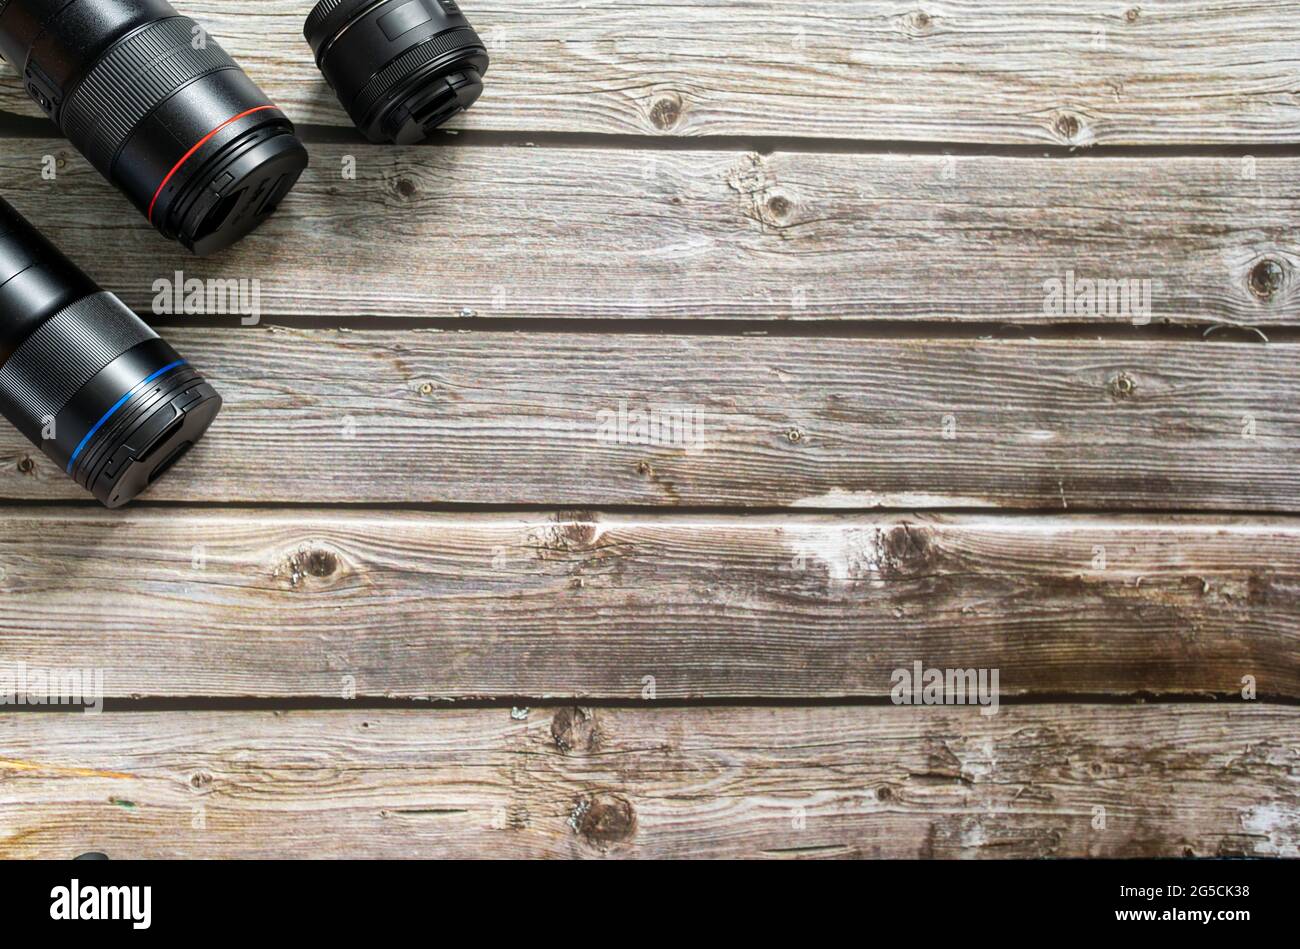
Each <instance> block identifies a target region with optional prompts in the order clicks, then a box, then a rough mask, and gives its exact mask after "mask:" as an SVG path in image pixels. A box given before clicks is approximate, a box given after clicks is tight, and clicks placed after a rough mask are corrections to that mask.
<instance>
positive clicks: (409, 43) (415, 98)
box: [303, 0, 488, 145]
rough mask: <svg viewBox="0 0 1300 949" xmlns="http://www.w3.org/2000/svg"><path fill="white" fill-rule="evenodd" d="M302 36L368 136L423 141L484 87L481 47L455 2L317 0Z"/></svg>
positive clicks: (485, 58)
mask: <svg viewBox="0 0 1300 949" xmlns="http://www.w3.org/2000/svg"><path fill="white" fill-rule="evenodd" d="M303 35H304V36H305V37H306V38H307V42H308V43H309V44H310V45H311V48H312V52H313V53H314V54H315V55H316V65H317V66H318V67H320V70H321V72H322V73H324V75H325V78H326V80H327V81H328V82H329V84H330V85H331V86H332V87H333V88H334V90H335V92H336V93H337V94H338V97H339V102H340V103H341V104H342V105H343V107H344V109H346V110H347V112H348V115H349V116H350V117H351V118H352V122H353V124H355V125H356V126H357V128H358V129H360V130H361V132H362V133H363V134H364V135H365V136H366V137H367V138H369V139H370V140H371V141H373V142H395V143H397V144H399V145H409V144H413V143H415V142H418V141H421V140H422V139H424V138H425V137H426V136H427V135H428V134H429V132H430V131H432V130H433V129H435V128H437V127H438V126H440V125H442V124H443V123H444V122H446V121H447V120H448V119H450V118H451V117H452V116H454V115H456V114H458V113H460V112H463V111H465V110H466V109H468V108H469V107H470V106H472V105H473V104H474V103H475V102H477V101H478V98H479V96H480V95H481V94H482V92H483V76H484V75H485V74H486V73H487V69H488V54H487V49H486V48H485V47H484V45H483V41H482V39H480V37H479V35H478V33H476V32H475V31H474V29H473V27H471V26H470V25H469V21H468V20H467V19H466V18H465V15H464V14H463V13H462V12H461V10H460V7H459V6H458V5H457V4H456V2H455V0H321V2H320V3H318V4H317V5H316V7H315V9H313V10H312V11H311V13H310V14H309V15H308V17H307V23H306V26H305V27H304V29H303Z"/></svg>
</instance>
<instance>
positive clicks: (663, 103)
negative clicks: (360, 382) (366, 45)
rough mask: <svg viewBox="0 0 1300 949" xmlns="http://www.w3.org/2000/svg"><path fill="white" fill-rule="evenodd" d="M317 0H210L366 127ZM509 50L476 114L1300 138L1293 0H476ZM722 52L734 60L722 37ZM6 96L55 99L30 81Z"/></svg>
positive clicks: (557, 126)
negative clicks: (320, 20)
mask: <svg viewBox="0 0 1300 949" xmlns="http://www.w3.org/2000/svg"><path fill="white" fill-rule="evenodd" d="M311 5H312V4H311V0H190V2H189V3H186V4H185V6H184V12H185V13H187V14H189V15H192V16H194V17H195V18H196V19H198V20H199V21H200V22H201V23H203V24H204V25H206V26H207V27H208V28H209V29H210V30H211V31H212V32H213V34H214V35H215V36H216V37H217V38H218V39H219V40H220V41H221V43H222V44H223V45H224V46H225V47H226V48H227V49H228V50H229V51H230V52H231V53H232V54H233V55H234V56H235V57H236V58H237V59H238V60H239V61H240V62H241V63H242V64H243V65H244V66H245V67H246V68H247V70H248V71H249V73H250V74H251V75H252V76H253V78H254V79H256V80H257V81H258V82H259V83H260V84H261V85H262V86H263V88H265V89H266V91H267V92H268V93H269V94H270V95H271V96H272V98H273V99H275V100H276V101H278V102H280V103H281V104H282V105H284V106H285V108H286V109H287V110H288V112H289V113H290V115H291V116H292V117H293V118H294V119H295V120H297V121H300V122H309V123H317V124H325V125H346V124H348V120H347V118H346V116H345V115H344V113H343V111H342V109H341V107H340V106H339V104H338V102H337V100H336V99H335V97H334V95H333V94H332V93H331V92H330V90H329V89H328V88H327V87H326V85H325V82H324V80H323V79H322V78H321V76H320V74H319V73H318V72H317V71H316V68H315V66H314V64H313V62H312V56H311V51H310V49H309V48H308V47H307V44H306V43H305V42H304V41H303V38H302V24H303V19H304V18H305V16H306V14H307V11H308V10H309V9H310V8H311ZM466 11H467V13H468V14H469V17H470V20H471V22H472V23H473V24H474V26H475V27H476V28H478V29H479V31H480V32H481V33H482V34H483V36H484V37H485V40H486V42H487V45H488V48H489V50H490V51H491V54H492V68H491V70H490V72H489V73H488V79H487V92H486V94H485V95H484V96H483V98H482V99H481V100H480V102H479V103H478V104H477V105H476V106H475V107H474V109H473V110H472V111H471V112H470V113H469V114H468V115H467V116H465V117H462V118H460V119H458V120H456V121H455V122H454V127H456V128H463V129H492V130H505V131H519V132H543V131H545V132H579V133H601V134H649V135H672V136H683V135H687V136H700V135H741V136H758V135H775V136H806V137H818V138H826V137H830V138H841V139H845V138H847V139H875V140H923V141H960V142H1011V143H1045V144H1065V145H1072V146H1079V145H1088V144H1092V143H1097V142H1101V143H1106V144H1120V143H1123V144H1169V143H1178V144H1183V143H1225V142H1226V143H1232V144H1242V143H1270V142H1290V143H1294V142H1295V141H1297V139H1300V99H1298V97H1297V91H1296V85H1295V70H1296V66H1297V52H1296V51H1297V49H1300V21H1297V19H1296V17H1295V15H1294V12H1295V11H1294V7H1293V5H1292V4H1291V3H1289V2H1287V0H1253V2H1237V3H1230V4H1225V3H1219V2H1215V0H1144V2H1143V3H1141V4H1136V3H1130V4H1124V3H1116V2H1112V0H1039V2H1035V3H1032V4H1031V3H1027V2H1012V3H1008V2H1001V3H986V2H981V0H928V2H926V3H924V4H919V5H918V4H899V3H895V2H892V0H816V2H805V3H799V4H783V3H776V2H772V0H763V2H753V0H745V2H735V0H732V2H726V0H683V2H677V3H673V4H670V5H663V4H651V5H647V4H642V3H636V2H633V0H596V2H589V3H582V4H570V5H558V6H557V5H548V6H547V7H546V8H545V10H539V9H538V7H537V6H536V4H532V3H520V2H509V0H505V2H491V0H483V2H476V3H472V4H469V5H467V6H466ZM719 51H721V54H720V52H719ZM0 109H3V110H5V111H10V112H14V113H18V114H22V115H36V114H38V113H37V111H36V108H35V106H34V105H32V104H31V103H30V102H29V101H28V99H27V97H26V96H25V94H24V93H23V91H22V88H21V85H20V84H19V82H18V81H17V79H16V78H14V77H12V76H7V77H6V80H5V82H4V83H3V86H0Z"/></svg>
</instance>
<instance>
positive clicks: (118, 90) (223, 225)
mask: <svg viewBox="0 0 1300 949" xmlns="http://www.w3.org/2000/svg"><path fill="white" fill-rule="evenodd" d="M0 55H3V56H4V58H5V59H6V60H8V61H9V63H10V64H11V65H12V66H13V67H14V68H15V69H16V70H18V72H19V73H20V74H21V76H22V79H23V83H24V85H25V86H26V88H27V91H28V93H29V94H30V95H31V97H32V98H33V99H34V100H35V101H36V103H37V104H38V105H39V106H40V107H41V108H42V109H43V110H44V111H45V113H46V114H47V115H48V116H49V117H50V118H51V119H53V120H54V122H55V123H56V124H57V125H58V126H59V128H60V129H61V130H62V131H63V134H64V135H66V136H67V137H68V139H69V141H71V142H72V144H73V145H75V146H76V147H77V149H78V150H79V151H80V152H81V153H82V154H83V155H85V156H86V158H87V159H88V160H89V161H90V163H91V164H92V165H94V166H95V167H96V168H97V169H98V170H99V171H100V173H101V174H103V175H104V177H106V178H108V179H109V181H111V182H112V183H113V184H114V185H116V186H117V187H118V188H119V189H120V190H121V191H122V192H123V193H124V194H126V196H127V197H128V198H130V199H131V201H132V203H134V204H135V206H136V207H137V208H139V209H140V211H141V213H143V214H144V215H145V216H146V217H147V218H148V219H149V221H150V223H152V224H153V225H154V227H156V228H157V229H158V230H159V231H160V232H161V233H162V234H163V235H164V236H166V237H167V238H169V239H172V240H176V241H179V242H180V243H181V244H182V245H184V246H185V247H187V248H189V249H190V250H192V251H193V252H194V253H196V254H199V255H206V254H210V253H214V252H216V251H218V250H221V249H223V248H225V247H228V246H230V245H231V244H233V243H235V241H237V240H239V239H240V238H241V237H243V236H244V235H245V234H247V233H248V232H249V231H251V230H253V228H255V227H257V226H258V225H259V224H261V223H262V222H263V221H264V220H265V219H266V218H267V217H268V216H269V215H270V214H271V213H272V212H273V211H274V210H275V208H276V206H277V205H278V204H279V203H280V201H281V199H282V198H283V197H284V196H285V195H286V194H288V192H289V191H290V189H292V188H293V186H294V184H295V183H296V182H297V180H298V176H299V175H300V174H302V171H303V169H304V168H306V167H307V152H306V149H304V148H303V147H302V144H301V143H300V142H299V141H298V139H297V138H296V136H295V135H294V129H293V125H292V124H291V123H290V122H289V120H288V118H286V117H285V115H284V113H282V112H281V111H280V110H279V109H278V108H277V107H276V106H275V105H274V104H273V103H272V102H271V101H270V100H269V99H268V98H267V97H266V94H265V93H263V92H262V90H261V89H259V88H258V87H257V86H256V85H255V84H254V83H253V81H252V80H251V79H249V78H248V76H247V75H246V74H245V73H244V71H243V70H242V69H240V68H239V66H238V65H237V64H236V63H235V61H234V60H232V59H231V58H230V56H229V55H228V54H227V53H226V51H225V50H223V49H222V48H221V47H220V46H219V45H217V43H216V41H215V40H213V39H212V38H211V37H209V36H208V35H207V34H206V33H205V32H204V31H203V29H202V28H201V27H200V26H199V25H198V24H197V23H195V22H194V21H193V20H191V19H189V18H188V17H184V16H181V15H179V14H178V13H177V12H176V10H174V9H173V8H172V6H171V5H170V4H168V3H167V2H166V0H0Z"/></svg>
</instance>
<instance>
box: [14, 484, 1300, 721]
mask: <svg viewBox="0 0 1300 949" xmlns="http://www.w3.org/2000/svg"><path fill="white" fill-rule="evenodd" d="M33 538H39V539H40V540H39V542H38V543H34V542H33ZM0 566H3V568H4V578H3V580H0V643H2V644H3V645H2V647H0V657H3V659H4V660H5V661H6V662H8V663H10V664H13V663H18V662H26V663H27V664H28V665H29V666H32V667H36V668H51V667H58V668H98V669H102V670H103V674H104V684H105V689H106V691H107V693H108V694H109V695H111V696H119V697H132V696H145V697H202V696H226V697H236V696H264V697H298V696H314V697H324V698H331V697H332V698H340V697H348V696H349V693H350V692H352V691H355V692H356V693H357V694H359V695H365V696H372V697H389V696H396V697H408V698H422V699H424V698H428V699H467V698H481V697H491V698H512V697H517V696H534V697H545V696H557V697H558V696H563V697H582V696H590V697H599V698H606V699H612V700H628V701H633V700H637V699H639V698H640V696H641V695H642V691H643V689H644V688H645V686H646V682H647V678H646V677H653V681H654V689H655V691H656V694H657V695H658V697H660V698H672V699H712V698H737V697H739V698H747V697H757V698H765V699H767V698H776V699H779V698H785V697H822V696H862V697H887V696H888V695H889V694H890V690H891V688H892V686H893V682H892V681H891V679H892V676H893V672H894V670H896V669H899V668H911V666H912V664H913V663H914V662H915V661H918V660H919V661H921V662H924V663H927V664H929V665H933V666H936V667H939V668H977V669H978V668H983V669H1000V673H999V676H1000V687H1001V690H1002V694H1003V695H1004V696H1009V697H1015V696H1035V695H1038V696H1041V695H1049V696H1054V695H1061V694H1071V695H1099V694H1106V695H1133V694H1138V693H1143V694H1146V693H1150V694H1168V695H1185V694H1191V693H1198V694H1210V693H1213V694H1231V695H1236V694H1238V693H1240V692H1241V690H1242V687H1243V682H1245V681H1246V677H1247V676H1249V677H1253V679H1254V683H1255V688H1256V689H1257V691H1258V693H1259V694H1261V695H1262V696H1265V697H1285V698H1300V523H1297V522H1296V521H1295V520H1292V519H1223V518H1201V519H1188V518H1172V519H1171V518H1159V519H1152V518H1126V519H1116V518H1110V517H1108V518H1094V517H1060V516H1050V517H1049V516H1043V517H1033V518H1010V519H1009V518H1000V517H999V518H989V517H978V516H974V517H957V516H951V515H949V516H938V515H917V516H906V517H896V516H889V517H875V518H873V517H866V516H854V517H832V516H824V515H806V516H800V517H770V516H769V517H748V518H746V517H724V516H720V515H709V516H698V515H697V516H674V517H647V516H630V515H613V514H600V515H583V514H556V515H553V516H551V517H545V516H541V515H537V514H527V515H510V514H479V515H469V514H465V515H459V514H458V515H446V514H418V513H408V514H398V513H391V512H351V513H347V512H342V511H338V510H324V511H319V512H317V511H311V510H298V511H293V512H289V513H273V512H269V511H261V510H257V511H251V512H241V511H238V510H232V509H220V510H213V511H187V510H184V509H163V510H159V509H153V510H149V509H141V510H137V511H135V512H133V514H132V515H130V516H127V517H122V516H120V515H117V514H114V513H111V512H101V511H97V510H91V509H85V510H69V509H66V508H50V509H43V508H18V509H8V510H4V511H3V513H2V516H0Z"/></svg>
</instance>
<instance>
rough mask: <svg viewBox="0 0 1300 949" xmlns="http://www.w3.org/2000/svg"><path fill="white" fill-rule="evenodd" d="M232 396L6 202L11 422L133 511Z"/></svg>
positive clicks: (0, 225) (1, 264) (0, 211)
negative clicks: (224, 397)
mask: <svg viewBox="0 0 1300 949" xmlns="http://www.w3.org/2000/svg"><path fill="white" fill-rule="evenodd" d="M220 408H221V396H219V395H217V393H216V390H214V389H213V388H212V386H210V385H208V384H207V382H205V381H204V380H203V377H202V376H200V375H199V374H198V373H197V372H196V371H195V370H194V369H193V368H191V367H190V365H189V364H188V363H187V362H186V361H185V360H184V359H182V358H181V357H180V356H178V355H177V354H176V351H175V350H174V349H172V348H171V347H170V346H168V345H167V344H166V343H165V342H163V341H162V340H161V339H159V338H158V334H157V333H155V332H154V331H153V330H151V329H150V328H149V327H148V326H147V325H146V324H145V323H144V321H143V320H141V319H140V318H139V317H137V316H136V315H135V314H134V313H132V312H131V310H130V309H128V308H127V306H126V305H125V304H124V303H122V301H120V300H119V299H118V298H117V297H115V296H113V294H111V293H106V292H104V291H103V290H101V289H100V288H99V287H97V286H96V285H95V283H94V282H93V281H92V280H91V279H90V278H89V277H87V276H86V275H85V274H84V273H82V272H81V271H80V270H78V269H77V268H76V267H75V266H74V265H73V264H72V263H71V262H69V260H68V259H67V258H66V257H64V256H63V255H62V254H61V253H59V251H58V250H56V249H55V248H54V246H53V245H52V244H51V243H50V242H49V241H47V240H46V239H45V238H44V237H42V236H41V235H40V233H38V232H37V231H36V229H35V228H33V227H32V226H31V225H30V224H29V223H27V221H26V220H25V219H24V218H23V217H22V216H21V215H20V214H19V213H18V212H17V211H15V210H14V209H13V208H12V207H10V206H9V205H8V204H7V203H6V202H4V201H3V200H0V412H2V413H3V414H4V416H5V418H7V419H9V421H11V422H13V424H14V425H15V426H16V427H17V428H18V430H19V431H20V432H22V433H23V434H24V435H26V436H27V438H28V439H30V440H31V441H32V442H33V443H34V444H35V445H37V446H38V447H39V448H40V449H41V450H42V451H43V452H45V454H46V455H48V456H49V457H50V458H52V459H53V460H54V462H55V463H56V464H57V465H58V466H59V467H60V468H62V469H63V470H64V471H66V472H67V473H68V474H69V475H70V476H71V477H72V478H73V479H74V480H75V481H76V482H77V483H78V484H80V485H81V486H82V487H83V488H86V489H87V490H88V491H90V492H91V493H93V494H94V495H95V497H97V498H99V500H100V501H102V502H103V503H104V504H105V505H107V506H108V507H113V508H115V507H121V506H122V505H123V504H126V503H127V502H128V501H130V500H131V499H133V498H135V497H136V496H138V495H139V494H140V493H141V492H142V491H144V490H145V489H146V488H148V487H149V485H151V484H153V482H155V481H156V480H158V478H160V477H161V476H162V474H163V472H165V471H166V470H167V469H168V468H169V467H171V466H172V464H174V463H175V462H176V461H177V460H178V459H180V457H181V456H182V455H184V454H185V453H186V452H187V451H188V450H189V449H190V448H191V447H192V446H193V445H194V443H195V442H197V441H198V440H199V439H200V438H201V437H202V436H203V433H204V432H205V431H207V429H208V426H209V425H211V424H212V420H213V419H214V418H216V416H217V412H218V410H219V409H220Z"/></svg>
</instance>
